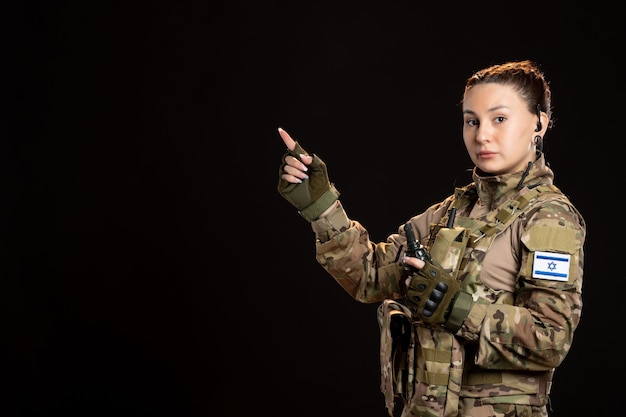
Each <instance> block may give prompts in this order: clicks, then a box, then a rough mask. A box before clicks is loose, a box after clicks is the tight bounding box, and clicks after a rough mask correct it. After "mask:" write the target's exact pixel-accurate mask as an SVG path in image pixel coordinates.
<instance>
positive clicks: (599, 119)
mask: <svg viewBox="0 0 626 417" xmlns="http://www.w3.org/2000/svg"><path fill="white" fill-rule="evenodd" d="M309 3H310V2H309ZM309 3H307V2H254V1H229V2H225V1H218V2H213V3H209V2H201V1H196V2H187V1H185V2H165V1H153V2H145V4H141V3H139V2H122V1H114V2H69V1H67V2H55V4H49V2H41V3H36V2H30V3H29V4H23V3H22V4H14V5H11V6H6V5H5V6H3V8H4V11H3V12H2V13H1V15H2V18H3V19H2V20H3V24H2V27H3V28H5V29H7V31H6V36H4V40H5V41H4V42H3V43H2V48H3V49H4V51H5V53H3V56H4V57H5V59H3V64H2V65H3V67H4V70H5V71H7V74H6V75H5V77H4V81H5V82H4V83H3V90H2V91H3V92H2V98H3V100H2V101H3V102H4V104H3V111H2V119H1V120H2V125H1V126H0V128H1V129H2V131H1V132H0V134H1V142H0V143H1V149H0V155H1V156H0V158H1V159H0V161H1V164H0V170H1V172H2V183H1V188H0V195H2V199H1V201H2V204H1V207H0V224H1V225H2V242H3V247H2V252H1V253H2V255H1V256H2V257H1V258H0V264H1V266H2V269H1V270H0V271H2V272H1V278H0V283H1V288H0V297H1V298H0V299H1V305H0V306H1V307H2V313H1V320H2V322H1V324H2V326H1V329H2V335H1V336H2V337H1V339H0V342H1V344H0V346H1V349H2V351H1V352H2V357H3V358H4V361H3V365H2V371H1V372H0V378H2V379H4V380H5V383H7V385H5V386H8V388H7V389H6V390H5V391H4V396H3V397H4V400H2V401H1V402H0V404H1V405H0V407H1V408H3V409H4V410H2V411H3V415H7V416H25V417H26V416H27V417H31V416H48V415H52V414H54V413H56V415H64V416H111V415H116V416H118V415H133V416H179V417H187V416H189V417H191V416H193V417H196V416H208V415H211V416H212V415H218V413H219V415H257V414H261V413H270V414H271V415H280V416H283V415H284V416H314V415H325V416H352V415H354V416H357V415H358V416H385V415H386V411H385V409H384V399H383V397H382V394H381V393H380V390H379V382H380V379H379V378H380V376H379V364H378V336H379V334H378V325H377V323H376V319H375V311H376V307H377V306H376V305H362V304H359V303H357V302H355V301H354V300H352V299H351V298H350V297H349V296H348V295H347V294H345V293H344V292H343V290H341V288H340V287H339V286H338V285H337V284H335V283H334V281H332V279H331V278H330V276H328V275H326V273H325V272H324V271H323V270H322V269H321V267H319V266H318V265H317V263H316V262H315V252H314V241H313V233H312V231H311V230H310V227H309V225H308V224H307V223H306V222H305V221H304V220H303V219H302V218H300V217H299V216H298V214H297V213H296V212H295V210H294V209H293V208H292V207H291V206H290V205H289V204H288V203H287V202H286V201H284V200H283V199H282V198H281V197H280V196H279V195H278V193H277V192H276V182H277V178H278V177H277V172H278V166H279V163H280V158H281V156H282V154H283V153H284V146H283V144H282V141H281V140H280V137H279V136H278V133H277V132H276V129H277V127H279V126H282V127H283V128H285V129H286V130H288V131H289V132H290V133H291V134H292V135H293V136H294V137H295V138H296V139H298V140H300V141H301V143H302V145H303V146H304V147H305V148H306V149H307V150H308V151H310V152H314V153H317V154H318V155H320V156H321V157H322V158H323V159H324V161H325V162H326V163H327V165H328V169H329V172H330V175H331V179H332V180H333V181H334V182H335V183H336V185H337V187H338V188H339V190H340V191H341V192H342V201H343V203H344V205H345V206H346V208H347V210H348V214H349V215H351V217H353V218H355V219H357V220H359V221H361V222H362V223H363V224H365V225H366V226H367V227H368V228H369V230H370V233H371V235H372V237H373V238H374V239H376V240H384V239H385V238H386V236H387V235H388V234H389V233H392V232H394V231H395V230H396V229H397V227H398V225H400V224H401V223H403V222H404V221H405V220H406V219H408V218H409V217H410V216H412V215H414V214H416V213H418V212H420V211H422V210H423V209H425V208H426V207H427V206H429V205H430V204H432V203H434V202H436V201H439V200H440V199H442V198H443V197H445V196H447V195H448V194H449V193H450V192H451V191H452V189H453V187H454V185H455V184H460V183H465V182H467V181H468V180H469V177H468V176H467V172H466V170H467V169H468V168H471V162H470V160H469V158H468V157H467V155H466V153H465V148H464V146H463V144H462V137H461V114H460V110H459V107H458V103H459V101H460V99H461V94H462V89H463V86H464V83H465V79H466V78H467V77H468V76H469V75H470V74H471V73H472V72H473V71H475V70H477V69H479V68H482V67H484V66H487V65H490V64H493V63H498V62H502V61H505V60H509V59H526V58H528V59H533V60H535V61H537V62H539V63H540V64H541V66H542V68H543V69H544V71H545V73H546V75H547V77H548V78H549V79H550V80H551V85H552V89H553V93H554V99H553V104H554V116H555V118H556V123H555V126H554V129H553V131H552V132H550V133H549V135H548V136H547V138H546V141H547V142H546V146H545V150H546V152H547V157H548V160H549V161H550V162H551V165H552V167H553V168H554V170H555V171H556V184H557V185H558V186H559V187H560V188H561V189H562V190H564V191H565V192H566V193H567V194H568V195H569V196H570V198H571V199H572V200H573V201H574V203H576V204H577V206H578V207H579V209H580V210H581V212H582V213H583V215H584V216H585V218H586V220H587V222H588V240H587V243H586V279H585V287H584V291H585V292H584V296H585V306H584V313H583V320H582V322H581V324H580V327H579V329H578V330H577V333H576V338H575V343H574V346H573V347H572V349H571V353H570V355H569V356H568V357H567V358H566V360H565V362H564V364H563V366H562V367H561V368H559V370H558V371H557V373H556V380H555V384H554V388H553V395H552V409H553V412H552V416H554V417H559V416H571V415H577V416H579V415H580V416H582V415H594V416H609V415H611V414H610V411H609V410H610V407H611V405H610V404H611V399H612V398H613V397H615V396H618V395H620V393H619V392H618V391H617V388H619V387H620V386H619V385H609V384H610V383H609V382H608V381H609V380H608V378H603V377H601V375H605V372H606V371H609V372H610V371H611V370H615V369H616V368H617V369H618V370H619V369H621V365H619V362H618V361H617V360H615V359H617V358H618V355H617V352H616V349H615V347H617V346H619V343H618V332H617V331H613V330H611V329H618V328H619V327H620V323H622V322H623V320H622V318H623V312H622V309H620V308H619V307H620V305H621V300H622V296H621V293H622V291H623V290H624V284H623V281H624V273H623V268H622V267H621V261H620V260H621V252H622V251H621V249H620V243H619V240H620V233H619V229H620V228H621V227H620V226H621V222H622V219H621V216H620V212H621V210H620V203H619V199H618V197H619V190H620V188H622V187H623V185H624V180H623V174H622V166H621V163H620V162H619V161H618V157H619V150H618V146H619V144H620V142H619V141H620V140H621V135H620V134H621V128H622V127H623V126H622V125H623V123H622V120H623V115H622V110H621V108H620V107H621V106H619V105H618V104H621V103H618V99H621V98H622V97H623V93H624V81H623V77H622V74H621V67H620V66H619V65H618V59H619V60H620V62H621V57H620V56H619V53H618V50H617V49H615V47H614V46H613V45H615V42H616V41H615V39H620V38H622V37H623V32H624V30H623V25H621V24H619V25H617V24H616V23H617V19H616V18H613V16H616V14H615V13H614V12H612V11H611V10H610V9H607V8H605V7H604V6H603V5H602V4H600V3H598V2H594V3H593V4H592V5H587V6H585V7H584V8H583V7H580V6H573V5H569V4H566V2H561V4H559V5H546V4H541V3H524V4H522V3H516V6H515V7H518V8H519V9H518V10H514V11H511V10H510V9H509V7H503V6H502V5H501V3H496V2H493V3H491V2H487V3H484V2H483V3H478V4H477V3H467V4H465V3H464V4H454V5H452V4H450V3H441V4H429V5H428V6H425V5H421V3H420V5H417V4H416V2H412V1H391V2H382V1H380V2H374V1H366V2H314V4H309ZM614 199H615V200H614ZM607 329H608V330H607ZM620 340H621V339H620ZM614 358H615V359H614ZM605 370H606V371H605ZM604 380H606V381H607V382H602V381H604Z"/></svg>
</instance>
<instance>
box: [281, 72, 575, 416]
mask: <svg viewBox="0 0 626 417" xmlns="http://www.w3.org/2000/svg"><path fill="white" fill-rule="evenodd" d="M462 112H463V141H464V143H465V147H466V149H467V152H468V154H469V156H470V158H471V160H472V162H473V163H474V165H475V166H474V169H473V172H472V180H473V181H472V182H471V183H469V184H468V185H466V186H464V187H459V188H456V189H455V190H454V193H453V194H451V195H450V196H449V197H447V198H446V199H444V200H443V201H441V202H439V203H436V204H434V205H432V206H430V207H429V208H428V209H427V210H426V211H424V212H423V213H421V214H418V215H416V216H414V217H412V218H411V219H409V221H408V222H407V223H406V224H404V225H400V227H398V229H397V232H396V233H394V234H391V235H389V236H388V238H387V240H386V241H385V242H379V243H375V242H372V241H370V239H369V235H368V233H367V230H366V229H365V228H364V226H363V225H362V224H360V223H359V222H358V221H356V220H353V219H350V218H349V217H348V216H347V214H346V212H345V211H344V209H343V207H342V204H341V201H340V200H339V192H338V191H337V189H336V188H335V186H334V184H333V183H331V182H330V181H329V178H328V174H327V170H326V165H325V164H324V162H323V161H322V160H321V159H320V158H319V157H318V156H317V155H315V154H308V153H307V152H306V151H305V150H304V149H303V148H302V147H301V146H300V144H299V143H298V142H296V141H294V140H293V139H292V138H291V136H290V135H289V134H288V133H287V132H285V131H284V130H282V129H279V134H280V136H281V138H282V140H283V141H284V143H285V145H286V146H287V150H288V152H287V153H286V154H285V155H284V157H283V160H282V164H281V166H280V173H279V182H278V191H279V193H280V194H281V195H282V196H283V197H284V198H285V199H287V200H288V201H289V202H290V203H291V204H292V205H294V206H295V207H296V208H297V209H298V211H299V213H300V215H302V216H303V217H304V218H305V219H307V220H308V221H310V222H311V226H312V229H313V231H314V232H315V236H316V254H317V255H316V258H317V261H318V262H319V263H320V265H321V266H322V267H323V268H324V269H325V270H326V271H327V272H328V273H329V274H330V275H331V276H332V277H333V278H334V279H335V280H336V281H337V282H338V283H339V285H341V287H342V288H343V289H344V290H345V291H347V292H348V294H350V296H352V297H353V298H354V299H356V300H358V301H360V302H363V303H373V302H380V303H381V305H380V306H379V308H378V312H379V322H380V324H381V358H380V359H381V371H382V375H381V390H382V391H383V393H384V394H385V398H386V403H387V404H386V405H387V408H388V410H389V414H390V415H392V416H393V414H394V409H395V407H400V408H401V409H402V416H469V417H491V416H493V417H495V416H506V417H512V416H525V417H531V416H532V417H539V416H541V417H545V416H547V415H548V411H547V404H548V395H549V393H550V388H551V384H552V376H553V373H554V370H555V368H557V367H558V366H559V365H560V364H561V363H562V361H563V359H564V358H565V356H566V355H567V353H568V351H569V349H570V346H571V344H572V339H573V336H574V331H575V329H576V327H577V325H578V323H579V320H580V315H581V309H582V279H583V257H584V255H583V244H584V240H585V234H586V225H585V222H584V219H583V217H582V216H581V214H580V213H579V212H578V210H577V209H576V208H575V207H574V205H573V204H572V203H571V202H570V200H569V199H568V198H567V197H566V196H565V195H564V194H563V193H562V192H561V191H560V190H559V189H558V188H557V187H556V186H555V185H554V184H553V179H554V172H553V171H552V170H551V168H549V166H548V164H547V163H546V160H545V155H544V153H543V147H542V144H543V140H544V138H545V134H546V132H547V131H548V130H549V129H550V128H551V127H552V109H551V91H550V88H549V84H548V82H547V81H546V79H545V77H544V75H543V73H542V72H541V71H540V69H539V68H538V66H537V65H536V64H535V63H533V62H531V61H519V62H506V63H503V64H500V65H494V66H491V67H488V68H485V69H482V70H480V71H478V72H476V73H475V74H473V75H472V76H471V77H470V78H468V80H467V82H466V85H465V91H464V94H463V100H462ZM413 238H415V240H413ZM401 301H404V302H403V303H401ZM398 404H399V405H398ZM394 405H395V406H394Z"/></svg>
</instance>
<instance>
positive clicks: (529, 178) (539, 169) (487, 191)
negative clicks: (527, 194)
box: [472, 152, 554, 210]
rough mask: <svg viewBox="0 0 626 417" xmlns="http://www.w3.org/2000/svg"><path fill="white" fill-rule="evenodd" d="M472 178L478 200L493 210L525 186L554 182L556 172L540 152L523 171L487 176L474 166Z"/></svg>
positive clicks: (530, 186)
mask: <svg viewBox="0 0 626 417" xmlns="http://www.w3.org/2000/svg"><path fill="white" fill-rule="evenodd" d="M472 178H473V179H474V184H475V186H476V191H477V192H478V201H479V202H480V204H482V205H485V204H486V205H487V206H488V207H489V209H490V210H491V209H493V208H495V207H497V206H498V205H499V204H500V203H501V202H502V201H503V200H504V199H510V198H513V196H514V195H515V194H517V193H518V192H519V191H520V189H522V188H524V187H528V188H532V187H535V186H537V185H540V184H546V185H547V184H552V182H553V180H554V172H553V171H552V169H551V168H550V167H549V166H548V164H547V163H546V160H545V155H544V154H543V153H541V152H538V154H537V159H536V160H535V162H533V163H532V164H530V166H529V167H528V169H526V170H524V171H522V172H516V173H513V174H505V175H492V176H487V175H483V174H482V173H481V172H480V171H479V170H478V168H476V167H474V171H473V173H472ZM520 185H521V187H520Z"/></svg>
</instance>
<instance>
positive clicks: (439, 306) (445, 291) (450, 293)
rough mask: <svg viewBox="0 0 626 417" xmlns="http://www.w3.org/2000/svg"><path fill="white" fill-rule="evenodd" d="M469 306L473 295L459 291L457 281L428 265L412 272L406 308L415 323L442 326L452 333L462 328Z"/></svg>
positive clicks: (439, 269) (427, 263)
mask: <svg viewBox="0 0 626 417" xmlns="http://www.w3.org/2000/svg"><path fill="white" fill-rule="evenodd" d="M472 304H473V300H472V296H471V295H470V294H468V293H466V292H464V291H461V289H460V282H459V281H457V280H456V279H453V278H452V277H451V276H450V275H449V274H448V273H447V272H445V271H444V270H442V269H441V268H439V267H438V266H437V265H435V264H433V263H430V262H426V265H425V266H424V267H423V268H422V269H420V270H419V271H416V272H414V273H413V276H412V278H411V282H410V283H409V288H408V289H407V296H406V305H407V307H408V308H409V310H411V313H412V315H413V319H414V320H417V321H419V322H422V323H430V324H442V325H443V327H445V328H446V329H447V330H448V331H450V332H452V333H456V332H457V331H458V330H459V329H460V328H461V325H462V324H463V320H465V318H466V317H467V315H468V314H469V311H470V309H471V308H472Z"/></svg>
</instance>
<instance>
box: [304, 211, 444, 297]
mask: <svg viewBox="0 0 626 417" xmlns="http://www.w3.org/2000/svg"><path fill="white" fill-rule="evenodd" d="M335 204H336V206H335V208H334V209H333V210H332V211H331V212H330V213H329V214H328V215H327V216H325V217H323V218H321V219H317V220H314V221H313V222H311V226H312V228H313V231H314V232H315V236H316V259H317V262H318V263H319V264H320V265H321V266H322V267H323V268H324V269H325V270H326V271H327V272H328V273H329V274H330V275H331V276H332V277H333V278H334V279H335V281H337V283H338V284H339V285H340V286H341V287H342V288H343V289H344V290H345V291H346V292H347V293H348V294H349V295H350V296H351V297H353V298H354V299H355V300H357V301H360V302H363V303H374V302H380V301H382V300H384V299H398V298H401V297H403V296H404V295H405V292H406V286H405V284H404V279H403V278H402V276H403V265H402V253H400V251H402V248H403V247H404V244H405V243H406V238H405V237H404V231H403V229H402V226H403V225H402V226H399V227H398V232H397V233H395V234H391V235H389V237H388V238H387V240H386V241H385V242H380V243H374V242H372V241H371V240H370V236H369V233H368V232H367V230H366V229H365V227H363V225H362V224H361V223H359V222H358V221H355V220H351V219H349V218H348V216H347V214H346V212H345V210H344V208H343V206H342V204H341V202H340V201H339V200H338V201H337V202H336V203H335ZM436 207H437V205H434V206H432V207H430V208H429V209H428V210H426V211H425V212H424V213H422V214H420V215H418V216H415V217H414V218H413V219H411V221H412V223H413V225H414V228H415V232H416V236H417V237H418V238H419V236H427V233H428V228H429V225H430V222H431V221H432V219H433V216H436V215H437V212H436Z"/></svg>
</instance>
